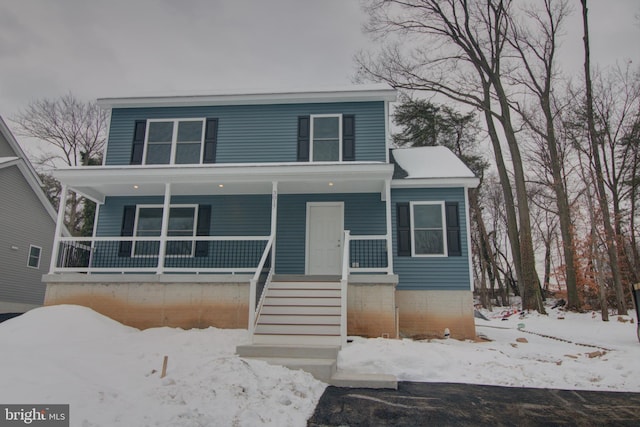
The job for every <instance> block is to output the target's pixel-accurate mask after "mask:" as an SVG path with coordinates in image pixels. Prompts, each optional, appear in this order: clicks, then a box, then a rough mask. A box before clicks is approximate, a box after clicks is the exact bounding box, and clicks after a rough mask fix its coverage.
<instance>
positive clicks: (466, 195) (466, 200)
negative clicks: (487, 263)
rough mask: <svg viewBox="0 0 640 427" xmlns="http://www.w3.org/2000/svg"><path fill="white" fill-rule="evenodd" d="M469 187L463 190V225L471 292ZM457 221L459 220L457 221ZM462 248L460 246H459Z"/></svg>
mask: <svg viewBox="0 0 640 427" xmlns="http://www.w3.org/2000/svg"><path fill="white" fill-rule="evenodd" d="M469 212H470V208H469V189H468V188H465V190H464V215H465V225H466V227H467V258H468V259H469V288H470V290H471V291H472V292H473V259H472V256H471V255H472V253H471V218H470V215H469ZM458 222H459V221H458ZM460 249H462V248H460Z"/></svg>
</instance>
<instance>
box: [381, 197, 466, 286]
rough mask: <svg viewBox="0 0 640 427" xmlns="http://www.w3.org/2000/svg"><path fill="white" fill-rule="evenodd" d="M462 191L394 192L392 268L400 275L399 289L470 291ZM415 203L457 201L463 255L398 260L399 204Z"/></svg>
mask: <svg viewBox="0 0 640 427" xmlns="http://www.w3.org/2000/svg"><path fill="white" fill-rule="evenodd" d="M464 199H465V198H464V189H463V188H424V189H392V190H391V202H392V206H391V220H392V224H393V269H394V270H395V273H396V274H397V275H398V276H399V283H398V288H397V289H399V290H469V289H470V276H469V258H468V250H469V248H468V246H467V224H466V218H465V211H466V209H465V203H464ZM413 201H451V202H458V209H459V211H458V215H459V217H460V240H461V247H462V256H456V257H444V258H442V257H435V258H424V257H420V258H418V257H416V258H413V257H399V256H397V253H398V250H397V249H398V248H397V235H396V234H397V230H396V225H395V224H396V203H402V202H413Z"/></svg>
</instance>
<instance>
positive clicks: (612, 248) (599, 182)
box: [580, 0, 627, 315]
mask: <svg viewBox="0 0 640 427" xmlns="http://www.w3.org/2000/svg"><path fill="white" fill-rule="evenodd" d="M580 1H581V3H582V23H583V28H584V36H583V41H584V75H585V86H586V93H587V123H588V126H589V139H590V141H591V154H592V156H593V167H594V169H595V173H596V188H597V198H598V203H599V205H600V210H601V211H602V220H603V222H604V231H605V237H606V239H605V241H606V245H607V254H608V255H609V264H610V268H611V275H612V278H613V287H614V290H615V293H616V308H617V311H618V314H624V315H626V314H627V304H626V302H625V299H624V291H623V289H622V279H621V277H620V263H619V262H618V249H617V245H616V236H615V232H614V230H613V226H612V224H611V216H610V214H609V204H608V201H607V193H606V190H605V188H604V176H603V173H602V163H601V161H600V153H599V148H598V146H599V144H598V135H597V132H596V127H595V120H594V112H593V90H592V84H591V69H590V67H591V65H590V50H589V20H588V18H587V13H588V9H587V0H580Z"/></svg>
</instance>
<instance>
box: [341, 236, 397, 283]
mask: <svg viewBox="0 0 640 427" xmlns="http://www.w3.org/2000/svg"><path fill="white" fill-rule="evenodd" d="M348 241H349V245H348V246H345V249H347V248H348V254H349V256H348V258H346V259H345V261H347V262H348V267H349V272H352V273H389V274H390V273H391V272H390V271H389V252H388V250H387V237H386V236H378V235H351V234H349V236H348ZM346 242H347V238H346V236H345V243H346Z"/></svg>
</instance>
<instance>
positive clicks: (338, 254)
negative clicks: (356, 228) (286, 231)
mask: <svg viewBox="0 0 640 427" xmlns="http://www.w3.org/2000/svg"><path fill="white" fill-rule="evenodd" d="M343 230H344V203H343V202H308V203H307V248H306V249H307V250H306V260H307V262H306V274H330V275H339V274H341V272H342V235H343Z"/></svg>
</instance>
